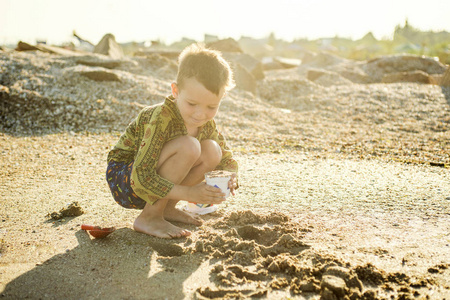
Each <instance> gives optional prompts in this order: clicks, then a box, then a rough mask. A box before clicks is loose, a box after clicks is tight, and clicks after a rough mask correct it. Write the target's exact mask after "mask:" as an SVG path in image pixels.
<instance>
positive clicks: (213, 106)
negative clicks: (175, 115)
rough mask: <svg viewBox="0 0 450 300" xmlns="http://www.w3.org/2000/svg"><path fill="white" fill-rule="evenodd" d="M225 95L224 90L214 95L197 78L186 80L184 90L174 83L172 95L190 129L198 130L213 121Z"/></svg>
mask: <svg viewBox="0 0 450 300" xmlns="http://www.w3.org/2000/svg"><path fill="white" fill-rule="evenodd" d="M224 93H225V91H224V89H223V88H222V89H221V91H220V93H219V95H216V94H214V93H212V92H211V91H209V90H208V89H206V88H205V87H204V86H203V84H201V83H200V82H198V81H197V79H195V78H188V79H186V80H185V82H184V85H183V87H182V88H180V87H179V86H177V84H176V83H172V95H173V97H174V98H175V99H176V103H177V106H178V109H179V110H180V113H181V116H182V117H183V120H184V124H185V125H186V127H187V128H188V129H194V128H198V127H200V126H203V125H204V124H205V123H206V122H208V121H209V120H211V119H213V118H214V116H215V115H216V114H217V110H218V109H219V105H220V101H221V100H222V97H223V95H224Z"/></svg>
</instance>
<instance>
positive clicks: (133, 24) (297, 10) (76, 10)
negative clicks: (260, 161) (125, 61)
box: [0, 0, 450, 45]
mask: <svg viewBox="0 0 450 300" xmlns="http://www.w3.org/2000/svg"><path fill="white" fill-rule="evenodd" d="M406 19H408V21H409V24H410V25H412V26H413V27H416V28H419V29H421V30H433V31H440V30H446V31H450V0H426V1H423V0H377V1H363V0H340V1H337V0H221V1H216V0H156V1H155V0H76V1H67V0H0V45H1V44H8V43H11V44H14V43H17V41H19V40H22V41H27V42H29V43H35V42H36V39H39V40H47V42H49V43H53V44H59V43H62V42H66V41H70V40H71V37H72V31H73V30H75V31H76V32H77V33H78V35H80V36H81V37H83V38H85V39H87V40H89V41H91V42H92V43H94V44H97V43H98V42H99V41H100V39H101V38H102V37H103V35H104V34H106V33H112V34H114V35H115V37H116V40H117V41H118V42H119V43H125V42H130V41H137V42H141V41H149V40H154V39H160V40H161V41H163V42H166V43H172V42H174V41H178V40H180V39H181V38H182V37H187V38H192V39H195V40H198V41H202V40H203V39H204V34H205V33H207V34H213V35H217V36H219V38H228V37H233V38H235V39H239V38H240V37H241V36H251V37H255V38H261V37H266V36H268V35H269V33H270V32H274V33H275V36H276V37H277V38H283V39H285V40H288V41H290V40H292V39H295V38H308V39H316V38H320V37H333V36H336V35H338V36H340V37H348V38H353V39H359V38H361V37H363V36H364V35H365V34H366V33H367V32H369V31H371V32H372V33H373V34H374V35H375V37H376V38H378V39H380V38H389V37H391V36H392V34H393V32H394V28H395V26H396V25H399V24H401V25H403V24H404V22H405V20H406Z"/></svg>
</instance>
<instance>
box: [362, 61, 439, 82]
mask: <svg viewBox="0 0 450 300" xmlns="http://www.w3.org/2000/svg"><path fill="white" fill-rule="evenodd" d="M363 68H364V70H365V72H366V73H367V74H368V75H369V76H370V77H372V78H373V80H374V82H381V80H382V78H383V76H384V75H386V74H391V73H398V72H414V71H423V72H425V73H427V74H442V73H444V72H445V70H446V67H445V65H443V64H442V63H440V62H439V61H437V60H435V59H434V58H432V57H425V56H418V55H389V56H382V57H378V58H375V59H372V60H369V61H368V62H367V63H366V64H365V65H364V66H363Z"/></svg>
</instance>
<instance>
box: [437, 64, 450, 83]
mask: <svg viewBox="0 0 450 300" xmlns="http://www.w3.org/2000/svg"><path fill="white" fill-rule="evenodd" d="M439 84H440V85H442V86H450V67H447V70H446V71H445V73H444V75H443V76H442V78H441V81H440V83H439Z"/></svg>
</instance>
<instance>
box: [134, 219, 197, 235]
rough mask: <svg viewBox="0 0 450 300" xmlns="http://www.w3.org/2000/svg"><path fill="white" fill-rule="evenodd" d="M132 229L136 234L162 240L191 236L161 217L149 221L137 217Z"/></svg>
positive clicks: (187, 231)
mask: <svg viewBox="0 0 450 300" xmlns="http://www.w3.org/2000/svg"><path fill="white" fill-rule="evenodd" d="M133 228H134V230H135V231H137V232H142V233H145V234H148V235H151V236H156V237H160V238H164V239H172V238H181V237H186V236H189V235H191V232H190V231H189V230H185V229H183V228H180V227H177V226H175V225H173V224H172V223H170V222H167V221H166V220H164V219H163V218H162V217H161V218H152V219H150V220H149V219H147V218H145V217H143V216H138V217H137V218H136V220H135V221H134V224H133Z"/></svg>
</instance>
